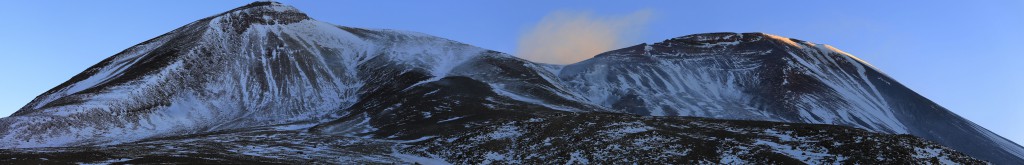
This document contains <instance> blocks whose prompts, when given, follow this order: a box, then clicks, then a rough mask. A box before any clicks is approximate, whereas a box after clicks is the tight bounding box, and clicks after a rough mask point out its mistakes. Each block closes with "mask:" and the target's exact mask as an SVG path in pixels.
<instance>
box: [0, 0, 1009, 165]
mask: <svg viewBox="0 0 1024 165" xmlns="http://www.w3.org/2000/svg"><path fill="white" fill-rule="evenodd" d="M683 116H686V117H683ZM701 117H702V118H701ZM851 127H852V128H851ZM898 134H910V135H913V136H910V135H898ZM915 136H916V137H915ZM919 137H920V138H919ZM932 141H934V142H932ZM0 148H4V149H3V150H0V153H2V154H0V155H4V156H0V161H15V162H21V163H31V162H36V161H40V160H43V161H44V162H51V163H95V162H106V163H115V162H123V163H148V162H163V161H176V162H205V163H253V162H274V163H309V162H310V161H312V162H313V163H394V162H416V163H424V164H426V163H456V164H489V163H527V164H537V163H582V164H588V163H598V164H606V163H629V162H634V163H635V162H648V163H666V162H667V163H727V164H743V163H755V164H756V163H787V164H788V163H807V164H823V163H861V164H877V163H899V164H909V163H918V162H933V163H942V162H947V163H949V162H952V163H964V164H973V163H983V162H982V161H983V160H985V161H991V162H995V163H1006V164H1014V163H1020V162H1024V161H1022V159H1021V157H1022V156H1021V155H1022V154H1021V153H1022V152H1021V147H1020V146H1018V145H1016V144H1014V143H1012V142H1009V141H1007V140H1005V139H1003V138H1001V137H999V136H997V135H995V134H993V133H991V132H989V131H987V130H985V129H984V128H981V127H979V126H977V125H975V124H973V123H971V122H970V121H967V120H965V119H963V118H960V117H958V116H956V115H955V114H952V113H950V112H949V111H947V110H945V109H942V108H941V107H939V106H938V105H936V104H935V103H932V102H931V101H928V100H927V99H925V98H924V97H921V96H920V95H917V94H916V93H914V92H913V91H911V90H909V89H907V88H906V87H903V86H902V85H900V84H899V83H897V82H895V81H894V80H892V79H890V78H888V77H887V76H885V75H884V74H881V73H880V72H878V71H877V70H876V69H874V68H873V67H870V65H868V64H867V63H865V62H863V61H861V60H858V59H856V58H855V57H853V56H851V55H849V54H846V53H843V52H841V51H838V50H837V49H835V48H832V47H830V46H824V45H816V44H812V43H809V42H804V41H800V40H795V39H789V38H784V37H779V36H774V35H768V34H763V33H742V34H739V33H708V34H696V35H689V36H683V37H679V38H673V39H669V40H666V41H664V42H661V43H655V44H641V45H637V46H632V47H627V48H623V49H619V50H615V51H610V52H606V53H603V54H600V55H598V56H596V57H594V58H593V59H589V60H586V61H582V62H579V63H576V64H571V65H566V66H554V65H547V64H538V63H534V62H530V61H526V60H523V59H519V58H516V57H514V56H511V55H508V54H505V53H501V52H496V51H491V50H486V49H483V48H479V47H475V46H472V45H467V44H463V43H459V42H456V41H451V40H448V39H444V38H439V37H435V36H430V35H426V34H421V33H416V32H405V31H397V30H386V29H364V28H355V27H345V26H337V25H331V24H328V23H324V22H319V21H316V20H314V19H311V18H310V17H308V16H307V15H306V14H304V13H302V12H300V11H299V10H297V9H295V8H294V7H291V6H287V5H283V4H280V3H277V2H255V3H252V4H249V5H246V6H242V7H239V8H236V9H233V10H230V11H227V12H224V13H221V14H218V15H215V16H211V17H207V18H204V19H201V20H198V21H195V22H192V23H189V24H187V25H185V26H183V27H180V28H178V29H175V30H173V31H171V32H168V33H167V34H164V35H161V36H158V37H156V38H153V39H150V40H148V41H145V42H143V43H140V44H138V45H135V46H132V47H130V48H128V49H126V50H124V51H122V52H120V53H117V54H115V55H114V56H111V57H110V58H107V59H105V60H103V61H101V62H99V63H98V64H96V65H94V66H92V67H90V68H88V69H86V70H85V71H83V72H82V73H80V74H78V75H76V76H74V77H72V78H71V79H70V80H68V81H67V82H65V83H62V84H60V85H58V86H57V87H55V88H53V89H51V90H49V91H47V92H45V93H43V94H42V95H40V96H38V97H37V98H36V99H34V100H33V101H32V102H30V103H28V104H27V105H26V106H25V107H24V108H22V109H20V110H19V111H17V112H16V113H15V114H14V115H12V116H10V117H6V118H0ZM142 150H145V151H147V152H145V153H140V152H138V151H142ZM961 152H963V153H961ZM539 153H543V154H539ZM972 156H973V157H972ZM39 158H43V159H39Z"/></svg>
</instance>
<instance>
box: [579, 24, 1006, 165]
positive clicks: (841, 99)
mask: <svg viewBox="0 0 1024 165" xmlns="http://www.w3.org/2000/svg"><path fill="white" fill-rule="evenodd" d="M559 77H560V78H561V79H562V80H563V81H564V82H565V84H566V86H568V87H570V89H573V90H574V91H576V93H580V95H582V96H586V97H587V100H589V101H591V102H592V103H594V104H597V105H601V106H603V107H606V108H610V109H616V110H622V111H626V112H629V113H633V114H639V115H654V116H697V117H709V118H718V119H738V120H765V121H779V122H793V123H813V124H833V125H843V126H850V127H854V128H861V129H866V130H871V131H874V132H880V133H890V134H911V135H914V136H918V137H922V138H924V139H928V140H932V141H935V142H938V143H940V144H942V145H945V146H949V147H950V148H954V149H956V150H958V151H962V152H965V153H968V154H970V155H973V156H975V157H978V158H982V159H985V160H989V161H992V162H995V163H998V164H1021V163H1024V159H1022V158H1024V147H1021V146H1019V145H1017V144H1015V143H1013V142H1011V141H1009V140H1007V139H1005V138H1003V137H1000V136H998V135H996V134H995V133H992V132H991V131H989V130H987V129H984V128H982V127H981V126H978V125H977V124H974V123H973V122H970V121H968V120H967V119H964V118H962V117H960V116H958V115H956V114H954V113H952V112H950V111H949V110H947V109H945V108H942V106H939V105H938V104H936V103H934V102H932V101H930V100H928V99H927V98H924V97H923V96H921V95H919V94H917V93H916V92H914V91H912V90H910V89H909V88H907V87H905V86H903V85H901V84H900V83H899V82H896V80H893V79H892V78H890V77H889V76H887V75H885V74H884V73H882V72H880V71H878V69H876V68H874V67H873V66H871V65H870V64H868V63H867V62H864V61H863V60H860V59H858V58H857V57H854V56H852V55H850V54H848V53H845V52H843V51H840V50H838V49H836V48H834V47H832V46H828V45H821V44H814V43H810V42H806V41H801V40H797V39H791V38H785V37H779V36H775V35H769V34H764V33H709V34H696V35H689V36H683V37H678V38H672V39H668V40H665V41H663V42H660V43H655V44H641V45H636V46H631V47H627V48H623V49H619V50H615V51H610V52H606V53H602V54H600V55H597V56H596V57H594V58H592V59H588V60H586V61H582V62H579V63H576V64H571V65H568V66H565V67H564V68H563V69H561V72H560V73H559Z"/></svg>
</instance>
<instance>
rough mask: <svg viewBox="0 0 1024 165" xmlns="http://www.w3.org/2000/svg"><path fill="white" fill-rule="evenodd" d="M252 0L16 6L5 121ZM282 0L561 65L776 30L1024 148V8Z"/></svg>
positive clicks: (5, 45) (317, 12)
mask: <svg viewBox="0 0 1024 165" xmlns="http://www.w3.org/2000/svg"><path fill="white" fill-rule="evenodd" d="M249 2H250V1H196V0H185V1H65V2H45V1H8V2H4V4H3V5H0V22H2V24H0V87H2V89H0V116H8V115H10V114H11V113H14V112H15V111H17V109H19V108H21V107H22V106H24V105H25V104H27V103H28V102H29V101H31V100H32V99H33V98H34V97H36V96H38V95H39V94H42V93H43V92H45V91H46V90H49V89H50V88H53V87H55V86H57V85H58V84H60V83H62V82H64V81H67V80H68V79H70V78H71V77H72V76H74V75H75V74H77V73H79V72H81V71H83V70H85V69H86V68H88V67H89V66H91V65H93V64H96V63H98V62H99V61H101V60H103V59H104V58H107V57H109V56H111V55H114V54H115V53H117V52H120V51H121V50H124V49H125V48H128V47H130V46H132V45H135V44H138V43H140V42H142V41H145V40H148V39H150V38H153V37H156V36H158V35H160V34H163V33H166V32H169V31H171V30H173V29H175V28H178V27H180V26H182V25H185V24H187V23H189V22H192V21H195V20H198V19H202V18H204V17H207V16H211V15H214V14H217V13H220V12H223V11H226V10H229V9H232V8H235V7H238V6H242V5H245V4H248V3H249ZM281 2H282V3H285V4H288V5H292V6H294V7H296V8H298V9H300V10H301V11H303V12H305V13H306V14H308V15H309V16H311V17H312V18H314V19H317V20H320V21H324V22H329V23H333V24H337V25H343V26H352V27H364V28H387V29H398V30H407V31H417V32H422V33H426V34H431V35H435V36H440V37H444V38H449V39H452V40H455V41H460V42H464V43H468V44H471V45H476V46H479V47H483V48H487V49H492V50H497V51H501V52H506V53H510V54H514V55H519V56H522V57H528V58H530V59H535V60H541V61H543V60H548V61H545V62H552V63H570V62H571V61H573V60H579V59H580V58H586V56H587V54H590V55H592V54H594V53H584V54H582V55H583V56H584V57H576V58H572V59H546V58H545V57H535V56H531V55H530V54H531V52H530V51H529V50H538V49H546V48H544V46H545V45H548V44H561V43H566V42H564V41H571V40H551V39H557V37H547V38H545V37H546V36H552V35H562V34H566V33H570V32H571V33H578V35H583V36H601V37H603V38H601V39H610V40H611V41H613V42H610V43H586V44H575V45H573V48H580V49H579V50H585V51H584V52H603V51H606V50H601V49H613V48H618V47H624V46H628V45H635V44H639V43H644V42H646V43H653V42H659V41H662V40H665V39H669V38H673V37H678V36H683V35H687V34H695V33H706V32H765V33H770V34H775V35H780V36H784V37H790V38H796V39H801V40H806V41H811V42H814V43H822V44H829V45H832V46H835V47H837V48H839V49H841V50H843V51H845V52H847V53H850V54H853V55H855V56H857V57H859V58H860V59H863V60H865V61H867V62H868V63H871V64H872V65H874V66H875V67H876V68H878V69H880V70H881V71H882V72H884V73H886V74H888V75H889V76H891V77H893V78H894V79H896V80H897V81H899V82H900V83H903V84H904V85H906V86H908V87H909V88H911V89H912V90H914V91H916V92H918V93H920V94H921V95H924V96H925V97H927V98H929V99H931V100H932V101H935V102H936V103H938V104H939V105H941V106H943V107H945V108H947V109H949V110H951V111H953V112H955V113H956V114H958V115H960V116H962V117H965V118H967V119H969V120H971V121H973V122H975V123H977V124H979V125H981V126H983V127H985V128H988V129H989V130H992V131H994V132H996V133H997V134H999V135H1002V136H1003V137H1006V138H1008V139H1010V140H1013V141H1015V142H1017V143H1018V144H1024V129H1020V128H1021V126H1024V120H1021V119H1024V85H1021V84H1024V73H1022V71H1024V64H1022V63H1021V62H1022V61H1024V53H1020V52H1021V50H1020V49H1021V48H1024V41H1022V39H1024V30H1021V29H1024V1H945V0H939V1H849V2H847V1H841V2H836V1H770V2H768V1H755V2H747V1H730V0H724V1H707V2H705V1H685V2H684V1H573V0H566V1H525V0H524V1H501V2H483V1H453V0H440V1H415V2H407V1H344V0H339V1H281ZM566 20H568V21H566ZM552 22H553V24H552ZM559 22H574V23H576V24H569V23H559ZM566 27H569V28H571V27H587V28H591V29H587V30H585V31H574V30H568V31H566V30H565V28H566ZM533 41H536V42H542V41H543V42H548V44H532V45H531V44H529V43H536V42H533ZM584 41H587V40H584ZM550 51H553V52H558V51H565V50H550Z"/></svg>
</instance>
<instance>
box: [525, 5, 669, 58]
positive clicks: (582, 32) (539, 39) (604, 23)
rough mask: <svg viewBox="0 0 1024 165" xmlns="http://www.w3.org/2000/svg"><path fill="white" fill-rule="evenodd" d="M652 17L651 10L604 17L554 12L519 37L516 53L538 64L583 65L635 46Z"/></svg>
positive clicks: (583, 13)
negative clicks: (601, 54) (614, 51)
mask: <svg viewBox="0 0 1024 165" xmlns="http://www.w3.org/2000/svg"><path fill="white" fill-rule="evenodd" d="M650 17H651V12H650V11H649V10H640V11H636V12H633V13H632V14H629V15H625V16H619V17H603V18H602V17H594V16H592V15H591V14H590V13H587V12H566V11H559V12H553V13H551V14H548V15H547V16H545V17H544V18H543V19H541V21H540V22H539V23H537V25H536V26H534V27H533V28H532V29H530V30H529V31H527V32H526V33H525V34H523V35H522V36H521V37H520V38H519V47H518V48H517V49H516V53H517V55H518V56H519V57H520V58H524V59H527V60H531V61H534V62H541V63H551V64H570V63H575V62H579V61H582V60H585V59H588V58H591V57H593V56H594V55H597V54H600V53H603V52H605V51H609V50H612V49H617V48H621V47H624V46H627V45H628V44H635V42H636V41H637V40H638V39H639V38H640V33H641V32H642V30H643V28H644V27H645V26H646V24H647V21H648V20H649V19H650Z"/></svg>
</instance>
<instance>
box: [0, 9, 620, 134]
mask: <svg viewBox="0 0 1024 165" xmlns="http://www.w3.org/2000/svg"><path fill="white" fill-rule="evenodd" d="M489 60H504V61H511V62H517V63H518V64H521V65H507V66H506V65H505V64H497V65H488V64H487V61H489ZM475 65H480V66H479V67H474V66H475ZM456 67H463V68H461V69H459V70H455V69H456ZM467 67H468V68H467ZM537 67H539V66H535V65H534V64H532V63H529V62H526V61H523V60H521V59H516V58H514V57H511V56H509V55H507V54H501V53H497V52H493V51H489V50H484V49H481V48H478V47H474V46H470V45H466V44H462V43H458V42H454V41H450V40H447V39H442V38H438V37H433V36H429V35H425V34H420V33H414V32H401V31H394V30H370V29H359V28H350V27H340V26H335V25H331V24H327V23H323V22H319V21H315V20H312V19H310V18H309V17H307V16H305V14H303V13H301V12H299V11H298V10H296V9H294V8H292V7H290V6H285V5H280V4H277V3H276V2H258V3H253V4H250V5H247V6H243V7H240V8H237V9H234V10H231V11H228V12H225V13H222V14H220V15H217V16H213V17H209V18H206V19H202V20H199V21H196V22H193V23H190V24H188V25H185V26H183V27H181V28H179V29H176V30H174V31H172V32H170V33H167V34H164V35H162V36H159V37H157V38H154V39H152V40H149V41H146V42H143V43H142V44H139V45H136V46H133V47H131V48H129V49H127V50H125V51H123V52H121V53H118V54H117V55H114V56H112V57H110V58H108V59H106V60H104V61H102V62H100V63H99V64H97V65H95V66H93V67H90V68H89V69H87V70H86V71H84V72H83V73H81V74H79V75H76V76H75V77H73V78H72V79H71V80H69V81H68V82H66V83H63V84H61V85H60V86H57V87H55V88H54V89H52V90H50V91H48V92H46V93H44V94H43V95H40V96H39V97H37V99H35V100H33V101H32V102H30V103H29V104H28V105H26V106H25V107H24V108H22V109H21V110H19V111H17V112H16V113H15V114H14V115H12V116H11V117H7V118H3V119H0V132H4V133H5V134H3V135H4V136H0V139H3V140H2V141H0V147H3V148H10V147H19V148H20V147H48V146H75V145H93V144H116V143H121V142H128V141H133V140H138V139H142V138H150V137H160V136H168V135H179V134H191V133H202V132H212V131H218V130H226V129H235V128H244V127H248V126H254V125H273V124H281V123H290V122H299V121H317V120H322V119H330V118H333V117H331V115H334V114H336V113H342V112H339V110H342V109H344V108H346V107H349V106H351V105H353V104H354V103H356V102H357V101H358V100H359V99H360V96H361V95H364V93H365V92H366V91H373V90H375V88H380V87H381V86H380V85H367V84H387V83H390V82H388V81H400V80H398V79H399V78H397V77H396V76H400V75H403V74H405V73H409V74H417V75H416V76H420V77H426V78H425V79H417V80H416V81H420V82H429V81H435V80H438V79H440V78H443V77H445V76H448V75H465V76H470V77H474V78H478V79H480V80H485V81H487V82H488V83H490V84H492V85H495V86H500V88H498V89H501V90H502V91H504V92H505V93H506V94H509V95H516V96H518V97H517V98H520V99H529V100H541V101H540V102H537V103H538V104H545V105H548V106H553V107H559V108H560V109H562V110H568V111H582V110H581V109H586V110H602V109H601V108H600V107H596V106H591V105H589V104H581V103H577V102H576V101H574V100H571V99H574V98H573V97H561V96H571V95H572V94H571V93H568V91H567V90H564V89H559V88H558V87H555V86H553V85H551V84H550V83H549V84H547V85H544V83H545V82H546V81H544V80H546V79H556V78H554V76H553V75H552V74H551V73H547V72H543V70H542V69H539V68H537ZM483 70H488V71H490V72H476V71H483ZM507 70H508V71H516V72H515V74H503V73H511V72H506V71H507ZM521 81H527V82H532V83H533V84H530V86H523V85H517V84H513V83H512V82H521ZM534 84H536V85H534ZM566 98H567V99H566Z"/></svg>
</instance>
